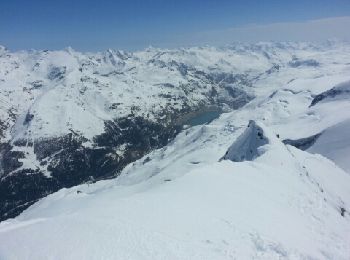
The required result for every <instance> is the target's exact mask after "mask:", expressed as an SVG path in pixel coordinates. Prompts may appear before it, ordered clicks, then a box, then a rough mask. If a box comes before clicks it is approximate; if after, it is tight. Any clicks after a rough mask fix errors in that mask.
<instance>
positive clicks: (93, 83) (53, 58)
mask: <svg viewBox="0 0 350 260" xmlns="http://www.w3.org/2000/svg"><path fill="white" fill-rule="evenodd" d="M349 50H350V48H349V45H348V44H346V43H342V44H340V43H337V44H326V45H315V44H310V43H259V44H253V45H249V44H236V45H231V46H226V47H222V48H214V47H192V48H181V49H173V50H169V49H157V48H149V49H146V50H144V51H139V52H134V53H129V52H124V51H115V50H107V51H105V52H100V53H80V52H78V51H75V50H73V49H71V48H67V49H65V50H61V51H20V52H11V51H9V50H7V49H5V48H1V49H0V148H1V149H0V177H1V180H0V211H1V212H0V219H1V220H4V219H7V218H9V217H14V216H16V215H18V214H19V213H21V212H22V211H23V210H24V209H25V208H27V207H28V206H30V205H31V204H33V203H35V202H36V201H37V200H39V199H40V198H42V197H44V196H46V195H48V194H50V193H52V192H55V191H57V190H59V189H61V188H64V187H71V186H74V185H79V184H82V183H86V182H88V183H92V182H94V181H96V180H100V179H109V178H114V177H118V178H117V179H120V181H122V180H124V181H125V182H127V183H129V182H130V180H129V179H125V178H124V177H123V176H122V175H123V174H121V173H122V172H123V171H124V170H125V171H127V169H132V167H133V166H132V164H131V163H134V164H135V167H136V165H138V164H141V165H142V166H143V165H148V166H150V167H151V166H152V167H153V168H152V169H153V171H152V172H147V173H145V174H139V176H137V178H136V177H135V180H136V179H137V180H139V181H142V180H144V179H145V178H147V177H150V176H154V175H157V174H158V173H160V172H162V171H163V170H164V169H165V168H166V169H168V170H167V171H169V172H171V171H172V170H174V169H175V168H176V169H183V170H184V171H185V172H186V171H187V170H188V168H186V167H187V166H188V167H190V168H191V167H193V168H195V167H198V166H201V165H202V164H203V163H205V160H206V159H205V158H203V159H202V158H201V155H200V154H197V155H195V154H194V150H195V149H197V148H198V149H199V148H201V147H202V146H205V145H207V143H206V142H209V141H206V140H202V137H203V134H205V135H206V134H207V133H211V135H212V138H214V139H215V136H216V133H213V129H215V123H214V122H215V121H214V122H213V123H212V124H210V125H207V126H206V127H203V128H201V130H200V131H199V132H197V133H194V132H192V130H189V129H183V125H184V124H185V125H186V124H190V125H191V122H204V121H202V119H201V118H199V117H201V116H202V115H203V114H205V113H207V112H208V113H209V112H210V111H212V112H213V113H214V112H215V114H220V113H222V112H230V111H236V112H234V113H239V114H238V115H239V117H240V118H238V119H237V118H234V121H232V122H226V123H225V124H227V125H226V127H227V129H226V128H224V130H225V131H223V133H225V135H226V134H227V139H225V142H224V145H223V146H220V148H218V147H216V148H215V145H212V147H213V149H214V150H215V151H217V152H218V156H219V158H220V157H221V156H223V155H224V153H225V152H226V151H227V149H228V148H229V147H230V145H231V144H232V143H233V142H234V138H235V137H236V134H238V132H239V131H240V130H241V129H242V128H241V126H243V125H246V124H247V122H248V121H249V120H256V122H262V123H263V124H264V125H266V126H267V127H268V128H270V127H271V126H273V128H274V130H275V133H276V135H279V136H280V138H281V140H284V139H291V140H297V139H300V138H304V137H307V136H312V135H315V134H317V133H320V132H322V131H323V130H324V129H326V128H328V127H332V126H333V125H335V124H338V123H340V122H342V121H343V120H346V119H347V118H348V113H345V112H344V113H339V111H349V110H348V109H349V104H348V102H347V100H346V99H341V100H340V99H339V100H338V99H335V101H336V104H337V105H332V106H328V105H329V104H328V105H327V102H325V103H323V102H320V103H319V104H317V106H312V107H310V108H309V107H308V106H309V104H310V103H311V102H312V99H313V98H314V97H315V96H316V95H318V94H319V93H323V92H325V91H327V90H329V89H330V88H332V86H335V85H337V84H338V83H341V82H345V81H348V80H349V75H348V71H349V63H348V60H349V53H350V52H349ZM291 61H298V62H299V63H300V64H296V65H298V66H294V65H295V64H294V65H293V66H291ZM309 61H312V62H309ZM315 64H317V66H316V65H315ZM335 111H338V113H334V112H335ZM331 113H332V114H333V115H334V116H332V117H330V116H329V114H331ZM223 116H224V115H223ZM242 118H244V120H243V119H242ZM325 118H327V119H325ZM197 119H198V120H197ZM199 119H200V120H199ZM210 120H211V119H210ZM210 120H208V121H210ZM290 121H293V122H295V126H296V127H289V128H286V127H285V125H288V123H289V122H290ZM239 122H241V123H239ZM205 123H206V122H205ZM193 125H195V123H193ZM186 127H187V126H186ZM196 128H197V127H196V126H195V127H193V128H190V129H196ZM228 129H229V130H230V131H232V132H229V131H228ZM296 129H297V130H296ZM221 130H222V129H221ZM221 130H218V131H221ZM226 130H227V131H226ZM187 131H189V132H188V134H189V135H193V138H194V139H193V140H190V139H187V138H186V139H184V142H185V143H186V144H187V145H188V148H184V146H181V149H183V150H184V151H187V152H188V153H189V156H188V157H186V156H185V157H186V158H187V159H188V160H187V159H186V160H187V161H186V164H185V166H184V167H185V168H182V167H179V165H176V167H175V166H170V167H169V166H168V164H170V165H172V164H171V163H170V162H169V161H167V163H165V162H164V161H162V162H164V165H163V166H160V165H159V164H160V163H159V162H160V159H159V158H158V159H159V160H154V159H152V157H151V155H150V154H152V153H153V152H152V151H153V150H154V149H158V148H161V147H164V149H165V150H167V149H170V148H167V147H168V146H167V144H169V143H172V142H173V140H174V138H175V137H176V136H177V135H178V134H179V133H180V135H179V136H183V134H184V133H185V132H187ZM268 131H269V130H268ZM233 133H234V135H232V134H233ZM201 140H202V141H203V142H204V143H201ZM210 140H211V139H210ZM220 140H223V139H220ZM269 140H270V139H269ZM192 142H193V143H196V144H198V145H199V147H197V148H193V147H192V146H191V144H192ZM220 142H221V141H220ZM186 147H187V146H186ZM191 147H192V148H191ZM178 149H180V148H176V149H175V150H174V151H173V153H174V154H179V153H178ZM157 151H158V150H157ZM199 151H202V150H201V149H199ZM167 152H168V153H170V154H172V152H171V151H169V150H167ZM154 153H155V154H157V152H156V151H154ZM158 155H159V156H160V157H161V158H164V157H166V155H161V154H158ZM192 155H193V157H192ZM144 156H146V157H144ZM180 157H181V156H180V155H179V158H180ZM261 157H263V156H262V155H261V156H259V157H256V158H255V160H259V159H260V158H261ZM140 158H143V159H142V161H137V160H138V159H140ZM176 158H177V157H176ZM213 158H215V160H216V161H217V160H218V159H219V158H217V156H215V157H213ZM331 159H333V158H331ZM334 160H335V159H334ZM175 161H176V160H175ZM335 161H336V160H335ZM142 166H140V167H142ZM130 167H131V168H130ZM169 172H168V174H169V176H167V177H166V178H165V179H172V178H173V175H172V174H170V173H169ZM175 176H176V174H175Z"/></svg>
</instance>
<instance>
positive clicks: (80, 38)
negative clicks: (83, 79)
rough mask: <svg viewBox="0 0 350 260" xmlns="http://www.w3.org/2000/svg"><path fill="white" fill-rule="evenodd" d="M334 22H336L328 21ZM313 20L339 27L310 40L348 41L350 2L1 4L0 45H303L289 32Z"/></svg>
mask: <svg viewBox="0 0 350 260" xmlns="http://www.w3.org/2000/svg"><path fill="white" fill-rule="evenodd" d="M330 17H331V18H332V19H333V20H332V19H331V20H324V18H330ZM337 17H342V18H343V20H337ZM344 17H345V18H349V19H345V20H344ZM334 19H335V20H334ZM313 20H318V21H322V22H321V24H322V25H319V26H321V27H312V26H311V27H310V28H309V30H311V31H312V32H313V31H315V30H320V31H322V30H323V27H322V26H326V27H327V28H328V27H329V26H328V24H327V23H331V24H332V26H333V27H336V28H337V29H336V30H334V29H333V27H330V28H328V30H329V32H328V33H326V34H324V35H323V36H322V35H318V36H312V37H315V39H316V40H320V39H319V38H322V37H333V36H334V37H342V36H343V34H344V38H348V37H350V36H349V35H348V34H347V30H348V29H347V28H349V27H348V26H349V25H350V0H293V1H287V0H285V1H283V0H279V1H277V0H265V1H264V0H245V1H240V0H236V1H235V0H231V1H228V0H221V1H220V0H217V1H214V0H212V1H208V0H202V1H199V0H197V1H194V0H187V1H184V0H176V1H171V0H168V1H165V0H153V1H151V0H143V1H141V0H128V1H127V0H125V1H121V0H120V1H118V0H116V1H111V0H110V1H103V0H100V1H92V0H85V1H78V0H75V1H74V0H70V1H67V0H56V1H50V0H46V1H44V0H31V1H30V0H22V1H20V0H1V1H0V44H1V45H5V46H6V47H8V48H9V49H11V50H18V49H30V48H35V49H61V48H64V47H66V46H72V47H73V48H75V49H78V50H82V51H88V50H90V51H96V50H103V49H107V48H114V49H127V50H135V49H142V48H145V47H147V46H149V45H154V46H160V47H174V46H181V45H191V44H213V45H215V44H225V43H229V42H230V41H235V40H241V39H242V41H259V40H270V39H271V40H279V39H280V38H281V40H284V39H285V40H294V38H295V40H304V38H303V37H304V36H305V40H313V39H312V38H311V39H309V38H310V36H309V35H310V33H309V32H308V31H305V32H303V34H302V35H297V36H293V37H294V38H293V37H290V36H288V35H291V34H290V33H288V35H287V34H286V36H285V37H284V36H283V37H282V35H283V33H282V32H285V31H286V30H287V31H288V28H294V29H291V30H292V31H291V32H295V30H304V28H305V27H307V26H303V23H310V21H313ZM329 21H331V22H329ZM335 21H336V22H335ZM348 22H349V24H347V23H348ZM276 23H278V24H282V25H283V26H284V27H283V26H282V28H279V29H278V30H277V31H276V29H274V30H275V31H273V30H271V28H270V27H269V29H268V30H267V31H268V32H269V33H270V34H268V33H267V34H266V28H265V29H263V31H259V32H257V31H256V29H252V27H254V26H255V27H259V26H272V27H273V28H275V27H274V26H275V24H276ZM325 23H326V24H325ZM344 23H345V24H344ZM291 24H292V25H294V26H295V25H296V24H299V26H297V27H293V26H292V27H291ZM247 27H248V30H247V29H246V28H247ZM339 27H341V30H339ZM232 30H233V31H232ZM237 30H238V31H237ZM259 30H261V28H260V29H259ZM255 35H256V36H255ZM303 35H304V36H303ZM234 36H235V37H234ZM276 36H280V37H277V38H276ZM321 36H322V37H321ZM288 37H289V38H288Z"/></svg>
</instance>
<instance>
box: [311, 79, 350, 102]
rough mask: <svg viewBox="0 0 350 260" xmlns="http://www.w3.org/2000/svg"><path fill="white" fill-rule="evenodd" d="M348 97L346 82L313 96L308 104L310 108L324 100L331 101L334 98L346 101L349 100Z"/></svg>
mask: <svg viewBox="0 0 350 260" xmlns="http://www.w3.org/2000/svg"><path fill="white" fill-rule="evenodd" d="M349 96H350V81H347V82H344V83H341V84H339V85H337V86H335V87H333V88H331V89H330V90H327V91H325V92H322V93H320V94H318V95H317V96H315V97H314V99H313V100H312V102H311V104H310V107H312V106H314V105H316V104H317V103H319V102H321V101H324V100H328V101H331V100H333V99H336V98H339V99H346V98H349Z"/></svg>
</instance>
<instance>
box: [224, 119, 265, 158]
mask: <svg viewBox="0 0 350 260" xmlns="http://www.w3.org/2000/svg"><path fill="white" fill-rule="evenodd" d="M268 143H269V139H268V138H267V137H266V136H265V134H264V130H263V129H262V128H261V127H260V126H258V125H257V124H256V123H255V121H253V120H251V121H249V124H248V126H247V129H246V130H245V131H244V133H243V134H242V135H240V136H239V137H238V138H237V140H236V141H235V142H234V143H233V144H232V145H231V146H230V148H229V149H228V150H227V152H226V154H225V156H224V157H223V158H222V160H231V161H233V162H242V161H251V160H253V159H255V158H256V157H258V156H260V154H261V153H262V151H261V149H260V148H261V147H262V146H264V145H266V144H268Z"/></svg>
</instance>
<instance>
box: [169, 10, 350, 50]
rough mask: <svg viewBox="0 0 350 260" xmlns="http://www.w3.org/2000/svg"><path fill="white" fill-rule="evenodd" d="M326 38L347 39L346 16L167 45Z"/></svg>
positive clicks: (226, 31)
mask: <svg viewBox="0 0 350 260" xmlns="http://www.w3.org/2000/svg"><path fill="white" fill-rule="evenodd" d="M330 38H337V39H340V40H350V16H344V17H331V18H324V19H318V20H310V21H304V22H283V23H272V24H264V25H256V24H252V25H246V26H242V27H234V28H228V29H224V30H213V31H206V32H198V33H193V34H191V35H186V36H185V35H183V36H180V37H176V38H175V37H174V39H172V44H171V45H198V44H211V45H223V44H227V43H231V42H234V41H240V42H257V41H325V40H327V39H330Z"/></svg>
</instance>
